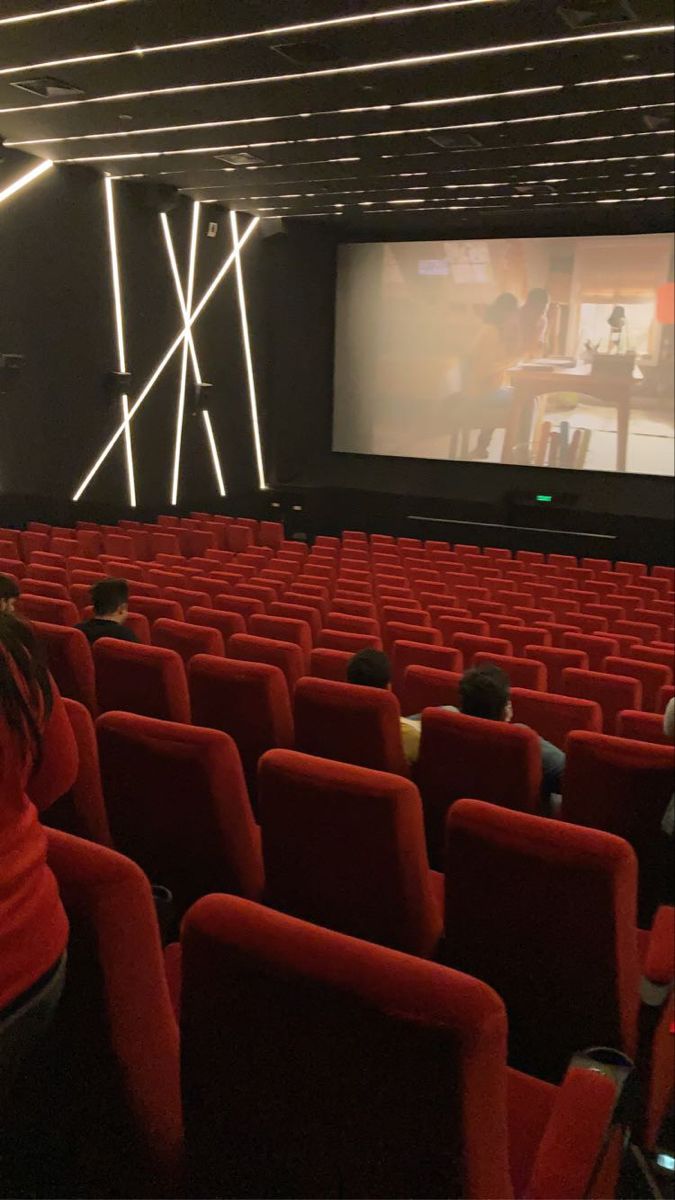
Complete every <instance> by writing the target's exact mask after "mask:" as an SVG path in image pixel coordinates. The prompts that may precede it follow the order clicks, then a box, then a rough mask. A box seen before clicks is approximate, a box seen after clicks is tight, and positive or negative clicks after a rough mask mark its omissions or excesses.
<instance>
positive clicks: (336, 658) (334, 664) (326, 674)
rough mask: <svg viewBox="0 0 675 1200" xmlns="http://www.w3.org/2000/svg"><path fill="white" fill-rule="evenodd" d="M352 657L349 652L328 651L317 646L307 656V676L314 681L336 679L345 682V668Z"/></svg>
mask: <svg viewBox="0 0 675 1200" xmlns="http://www.w3.org/2000/svg"><path fill="white" fill-rule="evenodd" d="M352 658H353V655H352V653H351V651H350V650H329V649H327V648H326V647H323V646H317V648H316V649H315V650H312V652H311V654H310V656H309V674H310V675H311V676H312V677H313V678H314V679H336V680H337V681H338V682H339V683H346V682H347V667H348V666H349V664H350V662H351V660H352Z"/></svg>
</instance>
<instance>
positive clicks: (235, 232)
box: [230, 211, 267, 490]
mask: <svg viewBox="0 0 675 1200" xmlns="http://www.w3.org/2000/svg"><path fill="white" fill-rule="evenodd" d="M230 228H231V230H232V244H233V245H234V254H235V260H234V269H235V273H236V277H237V294H238V296H239V315H240V317H241V340H242V345H243V349H244V361H245V363H246V377H247V380H248V397H249V402H250V406H251V424H252V426H253V444H254V447H255V458H256V465H257V468H258V482H259V485H260V488H261V490H264V489H265V488H266V487H267V481H266V479H265V464H264V462H263V453H262V444H261V441H260V423H259V421H258V402H257V399H256V390H255V374H254V371H253V356H252V354H251V339H250V337H249V331H248V316H247V312H246V293H245V291H244V273H243V271H242V269H241V245H242V243H241V242H240V240H239V229H238V226H237V214H236V213H235V212H234V211H230Z"/></svg>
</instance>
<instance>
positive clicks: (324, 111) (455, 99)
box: [5, 83, 653, 170]
mask: <svg viewBox="0 0 675 1200" xmlns="http://www.w3.org/2000/svg"><path fill="white" fill-rule="evenodd" d="M563 87H564V84H562V83H550V84H547V85H546V86H542V87H532V88H515V89H512V90H511V91H506V92H477V93H474V94H472V95H468V96H452V97H443V98H442V99H438V100H406V101H405V102H403V103H401V104H367V105H359V107H357V108H353V107H352V108H319V109H314V110H312V111H311V112H292V113H276V114H271V115H269V116H259V117H233V118H230V119H229V120H223V121H191V122H188V123H187V124H183V125H147V126H144V127H143V128H142V129H122V130H120V129H111V130H104V131H101V132H99V133H72V134H69V135H67V136H65V137H51V138H30V139H27V140H25V141H20V142H5V145H6V146H51V145H54V144H55V143H59V144H60V143H62V142H91V141H99V139H106V140H107V139H112V138H128V137H144V136H147V134H151V133H185V132H194V130H196V129H222V128H224V127H225V126H230V125H233V126H234V125H260V124H261V123H264V122H274V121H297V120H300V119H302V120H307V119H308V118H310V117H339V116H353V115H354V114H358V115H363V114H364V113H371V112H383V111H384V110H386V111H387V112H389V111H394V110H396V109H400V108H431V107H434V106H436V107H447V106H448V105H456V104H475V103H476V102H477V101H479V100H493V99H504V98H508V97H513V96H518V97H522V96H534V95H539V94H541V93H542V92H561V91H562V90H563ZM649 107H650V108H651V107H653V106H652V105H650V106H649ZM602 111H605V110H604V109H603V110H602ZM234 169H235V168H234V167H233V168H232V170H234Z"/></svg>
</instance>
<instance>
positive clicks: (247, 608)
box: [213, 595, 265, 621]
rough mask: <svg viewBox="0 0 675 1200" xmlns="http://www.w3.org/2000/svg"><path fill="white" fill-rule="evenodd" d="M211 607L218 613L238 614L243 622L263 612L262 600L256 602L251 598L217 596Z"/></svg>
mask: <svg viewBox="0 0 675 1200" xmlns="http://www.w3.org/2000/svg"><path fill="white" fill-rule="evenodd" d="M213 607H214V608H215V609H217V610H218V611H219V612H228V613H239V615H240V616H242V617H243V618H244V620H245V621H248V619H249V617H252V616H253V615H254V613H262V612H264V611H265V606H264V604H263V602H262V600H256V599H254V598H253V597H251V596H230V595H225V596H217V597H216V599H215V600H214V602H213Z"/></svg>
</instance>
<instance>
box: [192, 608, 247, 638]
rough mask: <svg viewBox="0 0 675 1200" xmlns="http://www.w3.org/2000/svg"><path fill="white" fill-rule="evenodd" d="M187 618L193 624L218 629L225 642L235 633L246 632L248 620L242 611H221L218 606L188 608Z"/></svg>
mask: <svg viewBox="0 0 675 1200" xmlns="http://www.w3.org/2000/svg"><path fill="white" fill-rule="evenodd" d="M185 619H186V620H187V621H189V622H190V624H192V625H205V626H207V627H208V628H209V629H217V630H218V631H219V632H220V633H221V634H222V637H223V640H224V642H225V643H227V640H228V638H230V637H232V634H233V633H245V632H246V622H245V621H244V618H243V617H242V615H241V613H234V612H232V613H229V612H221V611H220V609H217V608H200V607H199V606H195V607H192V608H188V610H187V612H186V614H185Z"/></svg>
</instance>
